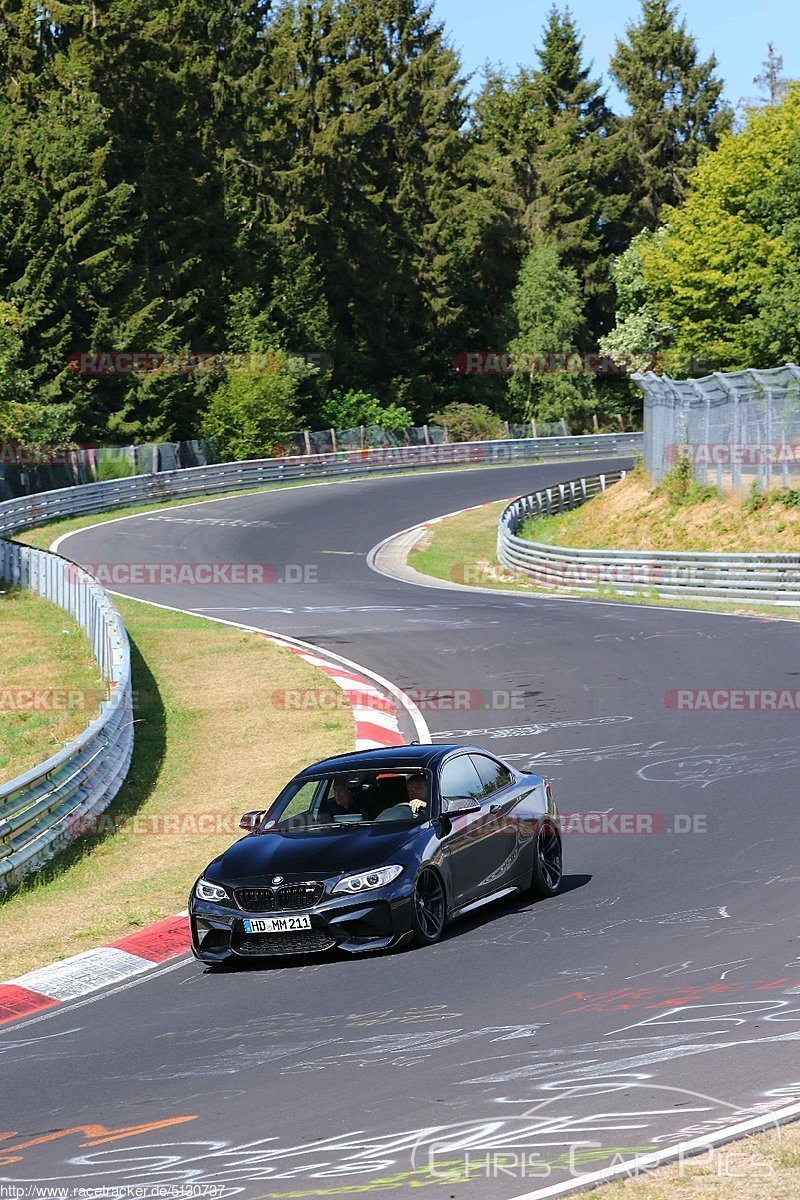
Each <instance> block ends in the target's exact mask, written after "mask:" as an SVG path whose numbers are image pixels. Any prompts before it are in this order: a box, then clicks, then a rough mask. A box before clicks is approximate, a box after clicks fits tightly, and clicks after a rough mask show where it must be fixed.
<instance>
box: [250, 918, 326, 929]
mask: <svg viewBox="0 0 800 1200" xmlns="http://www.w3.org/2000/svg"><path fill="white" fill-rule="evenodd" d="M310 928H311V917H255V918H252V919H250V920H247V921H245V922H244V931H245V933H294V932H295V930H297V929H310Z"/></svg>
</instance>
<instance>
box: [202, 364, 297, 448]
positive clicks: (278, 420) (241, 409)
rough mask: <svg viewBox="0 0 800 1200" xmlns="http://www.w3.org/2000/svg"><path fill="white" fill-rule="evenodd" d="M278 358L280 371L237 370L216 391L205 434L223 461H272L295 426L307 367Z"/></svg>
mask: <svg viewBox="0 0 800 1200" xmlns="http://www.w3.org/2000/svg"><path fill="white" fill-rule="evenodd" d="M276 358H277V359H278V362H277V366H276V369H275V370H273V371H270V372H265V373H251V372H245V371H232V372H230V373H229V374H228V375H226V376H225V378H224V379H223V381H222V382H221V383H220V385H219V387H218V388H217V390H216V391H215V392H214V395H213V396H212V398H211V402H210V404H209V406H208V409H207V410H206V412H205V414H204V416H203V420H202V425H201V434H202V436H203V437H204V438H208V439H209V440H211V441H213V442H214V443H215V445H216V450H217V454H218V456H219V458H220V459H221V460H222V461H228V460H238V459H246V458H265V457H269V455H270V454H271V453H272V450H273V446H274V445H275V443H276V442H277V441H278V440H279V435H280V434H281V433H284V432H285V431H286V430H287V429H291V428H292V427H293V424H294V422H295V420H296V413H297V396H298V392H299V390H300V387H301V385H302V383H303V381H304V379H305V378H306V376H307V374H308V368H307V367H306V366H305V365H304V364H303V363H302V362H301V361H300V360H298V359H296V358H289V357H287V356H286V355H278V356H276Z"/></svg>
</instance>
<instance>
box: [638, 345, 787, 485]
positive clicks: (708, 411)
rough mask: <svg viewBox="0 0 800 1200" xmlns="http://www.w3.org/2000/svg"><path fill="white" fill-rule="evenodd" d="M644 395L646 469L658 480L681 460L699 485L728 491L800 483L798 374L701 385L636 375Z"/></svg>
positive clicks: (733, 377)
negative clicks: (689, 466) (684, 459)
mask: <svg viewBox="0 0 800 1200" xmlns="http://www.w3.org/2000/svg"><path fill="white" fill-rule="evenodd" d="M633 379H634V381H635V382H636V383H637V384H638V385H639V387H640V388H641V389H642V391H643V392H644V461H645V467H646V468H647V471H648V473H649V474H650V475H652V476H653V478H655V479H660V478H661V477H662V476H663V475H664V473H665V472H666V471H668V470H669V468H670V467H671V466H672V464H673V463H674V462H675V461H676V460H677V458H678V457H679V456H681V455H685V456H687V457H688V458H689V460H690V462H691V463H692V470H693V474H694V477H695V479H697V480H698V481H699V482H701V483H712V484H716V485H717V486H718V487H719V488H722V489H725V490H730V489H733V488H739V487H742V486H747V485H750V484H751V483H752V482H753V481H754V480H755V481H757V483H758V486H759V488H761V489H767V488H770V487H776V486H783V487H790V486H792V485H793V483H794V484H796V483H797V482H798V479H800V368H798V367H796V366H795V365H794V364H793V363H789V364H788V365H787V366H785V367H775V368H773V369H772V370H767V371H757V370H747V371H733V372H730V373H727V374H723V373H721V372H715V373H714V374H713V375H706V376H704V377H703V378H702V379H670V378H669V376H668V375H654V374H653V372H652V371H647V372H645V373H644V374H641V375H634V376H633Z"/></svg>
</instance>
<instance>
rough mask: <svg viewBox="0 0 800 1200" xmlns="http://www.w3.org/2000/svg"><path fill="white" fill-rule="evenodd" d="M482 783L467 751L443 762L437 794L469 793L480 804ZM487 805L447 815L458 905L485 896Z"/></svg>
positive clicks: (488, 846) (489, 851)
mask: <svg viewBox="0 0 800 1200" xmlns="http://www.w3.org/2000/svg"><path fill="white" fill-rule="evenodd" d="M483 791H484V784H483V781H482V780H481V777H480V775H479V774H478V771H477V769H476V767H475V764H474V763H473V761H472V759H471V758H470V756H469V754H467V753H464V754H457V755H454V756H453V757H452V758H448V759H446V760H445V762H444V763H443V764H442V767H441V770H440V773H439V795H440V796H441V797H442V799H445V800H446V799H449V798H455V797H456V796H471V797H472V798H473V799H475V800H477V801H478V802H479V803H481V798H482V796H483ZM487 814H488V808H485V807H484V806H483V805H482V804H481V808H480V809H479V810H478V811H477V812H474V813H464V814H463V815H461V816H454V817H452V818H450V826H451V828H450V832H449V834H448V835H447V840H446V845H447V850H448V853H449V858H450V870H451V877H452V884H453V898H454V901H455V904H456V906H457V907H460V906H461V905H462V904H468V903H469V901H470V900H475V899H477V898H478V897H479V896H481V895H484V894H485V893H486V891H487V890H492V889H487V888H486V887H485V886H484V885H483V883H484V880H485V878H486V876H487V875H489V874H491V872H492V869H493V867H492V861H493V857H494V856H493V853H492V847H491V829H490V828H488V827H487Z"/></svg>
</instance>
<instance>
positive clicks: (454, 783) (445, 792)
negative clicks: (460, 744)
mask: <svg viewBox="0 0 800 1200" xmlns="http://www.w3.org/2000/svg"><path fill="white" fill-rule="evenodd" d="M439 791H440V792H441V794H442V796H444V797H445V798H448V797H450V796H474V798H475V799H476V800H479V799H480V797H481V795H482V793H483V784H482V783H481V779H480V776H479V775H478V772H477V771H476V770H475V767H474V766H473V764H472V761H471V759H470V757H469V755H468V754H460V755H459V756H458V758H451V759H448V761H447V762H446V763H445V764H444V766H443V767H442V773H441V775H440V777H439Z"/></svg>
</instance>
